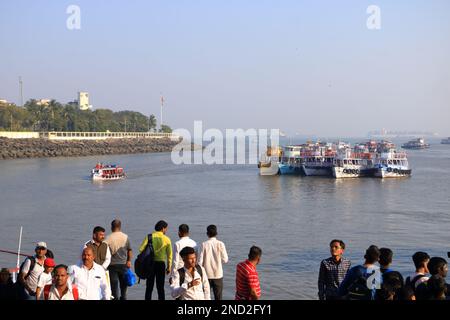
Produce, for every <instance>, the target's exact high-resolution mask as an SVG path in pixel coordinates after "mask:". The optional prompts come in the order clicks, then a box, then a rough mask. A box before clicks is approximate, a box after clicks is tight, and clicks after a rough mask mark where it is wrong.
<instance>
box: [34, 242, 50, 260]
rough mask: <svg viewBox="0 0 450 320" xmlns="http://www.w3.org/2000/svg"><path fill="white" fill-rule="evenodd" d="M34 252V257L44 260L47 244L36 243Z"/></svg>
mask: <svg viewBox="0 0 450 320" xmlns="http://www.w3.org/2000/svg"><path fill="white" fill-rule="evenodd" d="M34 252H36V257H38V258H39V259H43V258H45V254H46V253H47V244H46V243H45V242H43V241H41V242H38V243H36V248H35V249H34Z"/></svg>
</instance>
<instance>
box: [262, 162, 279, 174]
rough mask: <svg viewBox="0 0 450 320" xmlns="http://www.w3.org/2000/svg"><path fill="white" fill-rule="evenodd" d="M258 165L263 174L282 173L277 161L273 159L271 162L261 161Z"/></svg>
mask: <svg viewBox="0 0 450 320" xmlns="http://www.w3.org/2000/svg"><path fill="white" fill-rule="evenodd" d="M258 167H259V174H260V175H261V176H275V175H278V174H280V168H279V165H278V162H277V161H271V162H269V163H265V162H260V163H259V164H258Z"/></svg>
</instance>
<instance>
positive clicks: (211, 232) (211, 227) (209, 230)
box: [206, 224, 217, 238]
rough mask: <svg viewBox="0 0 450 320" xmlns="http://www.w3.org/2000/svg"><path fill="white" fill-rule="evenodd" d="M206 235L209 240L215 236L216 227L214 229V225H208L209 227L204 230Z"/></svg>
mask: <svg viewBox="0 0 450 320" xmlns="http://www.w3.org/2000/svg"><path fill="white" fill-rule="evenodd" d="M206 235H207V236H208V237H209V238H212V237H215V236H217V227H216V226H215V225H213V224H211V225H209V226H208V227H207V228H206Z"/></svg>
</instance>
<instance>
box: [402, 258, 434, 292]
mask: <svg viewBox="0 0 450 320" xmlns="http://www.w3.org/2000/svg"><path fill="white" fill-rule="evenodd" d="M412 259H413V262H414V266H415V267H416V272H415V273H414V274H412V275H410V276H409V277H407V278H406V281H405V286H406V287H410V288H411V290H412V291H413V292H414V294H415V292H416V289H417V287H418V286H419V285H420V284H421V283H424V282H427V281H428V277H427V273H428V272H429V271H428V262H429V261H430V256H429V255H428V254H427V253H426V252H421V251H418V252H416V253H414V254H413V256H412Z"/></svg>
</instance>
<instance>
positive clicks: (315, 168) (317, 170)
mask: <svg viewBox="0 0 450 320" xmlns="http://www.w3.org/2000/svg"><path fill="white" fill-rule="evenodd" d="M300 156H301V157H302V158H303V165H302V168H303V172H304V173H305V175H306V176H332V168H333V163H334V158H335V156H336V151H335V150H333V149H332V148H331V147H330V146H323V145H321V144H316V145H315V146H313V147H312V148H310V150H306V151H303V152H302V153H301V155H300Z"/></svg>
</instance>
